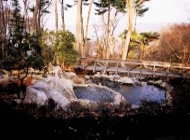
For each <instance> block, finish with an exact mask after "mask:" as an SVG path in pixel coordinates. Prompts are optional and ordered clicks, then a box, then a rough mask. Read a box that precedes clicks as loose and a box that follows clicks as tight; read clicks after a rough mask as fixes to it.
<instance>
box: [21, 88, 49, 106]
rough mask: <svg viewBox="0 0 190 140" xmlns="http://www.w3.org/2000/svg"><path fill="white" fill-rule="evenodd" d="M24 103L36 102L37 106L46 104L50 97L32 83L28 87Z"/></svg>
mask: <svg viewBox="0 0 190 140" xmlns="http://www.w3.org/2000/svg"><path fill="white" fill-rule="evenodd" d="M23 102H24V103H27V104H36V105H37V106H44V105H47V103H48V97H47V95H46V93H45V92H44V91H41V90H38V89H36V88H34V87H33V85H30V86H28V87H27V88H26V96H25V98H24V101H23Z"/></svg>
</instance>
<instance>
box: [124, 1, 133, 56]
mask: <svg viewBox="0 0 190 140" xmlns="http://www.w3.org/2000/svg"><path fill="white" fill-rule="evenodd" d="M132 1H133V0H126V6H127V11H128V12H127V19H128V32H127V36H126V41H125V45H124V46H123V54H122V60H126V59H127V55H128V50H129V43H130V39H131V34H132V30H133V2H132Z"/></svg>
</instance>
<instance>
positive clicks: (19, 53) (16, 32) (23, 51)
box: [5, 0, 44, 97]
mask: <svg viewBox="0 0 190 140" xmlns="http://www.w3.org/2000/svg"><path fill="white" fill-rule="evenodd" d="M12 5H13V8H14V10H13V13H12V18H11V20H10V26H11V31H10V42H9V48H8V52H9V54H8V57H7V58H6V60H5V64H7V65H6V66H7V68H8V69H24V70H25V75H24V76H22V77H20V75H18V80H19V81H20V84H21V85H20V91H19V92H18V97H20V92H21V89H22V87H23V81H24V78H26V77H27V75H28V70H29V67H33V68H35V69H40V70H41V69H42V68H43V67H44V62H43V58H42V56H41V46H40V45H39V41H38V40H39V36H37V35H34V36H30V35H29V33H26V32H25V30H24V28H25V27H24V17H23V16H22V15H21V14H20V10H21V7H20V6H19V2H18V0H12Z"/></svg>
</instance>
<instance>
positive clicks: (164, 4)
mask: <svg viewBox="0 0 190 140" xmlns="http://www.w3.org/2000/svg"><path fill="white" fill-rule="evenodd" d="M53 1H54V0H53ZM57 1H58V2H59V0H57ZM65 3H70V4H71V3H72V0H65ZM145 6H147V7H149V10H148V11H147V12H146V13H145V15H144V16H143V17H138V18H137V26H136V30H137V32H148V31H158V32H159V31H161V30H162V29H164V27H167V26H168V25H171V24H174V23H184V22H185V23H190V0H151V1H149V2H146V3H145ZM50 11H51V14H50V15H48V19H47V23H46V25H45V27H46V28H48V29H50V30H54V29H55V16H54V7H53V5H52V6H51V9H50ZM58 12H59V28H60V29H61V9H60V5H58ZM87 12H88V7H84V8H83V18H84V19H83V20H84V23H86V17H87ZM76 15H77V7H76V6H74V7H73V8H70V9H68V10H67V11H65V22H66V29H68V30H70V31H71V32H73V33H74V34H75V27H76V25H75V24H76ZM188 16H189V19H188ZM100 23H101V20H100V17H98V16H97V15H95V14H94V6H93V8H92V12H91V17H90V24H89V37H93V36H94V35H95V33H94V28H93V25H94V24H100ZM126 28H127V16H126V15H125V16H122V18H121V20H120V21H119V24H118V27H117V28H116V31H115V35H118V34H120V33H121V32H122V31H123V30H124V29H126Z"/></svg>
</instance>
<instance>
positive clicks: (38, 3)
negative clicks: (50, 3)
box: [30, 0, 40, 35]
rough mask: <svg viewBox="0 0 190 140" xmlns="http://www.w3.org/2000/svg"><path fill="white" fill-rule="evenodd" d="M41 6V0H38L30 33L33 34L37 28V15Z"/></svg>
mask: <svg viewBox="0 0 190 140" xmlns="http://www.w3.org/2000/svg"><path fill="white" fill-rule="evenodd" d="M39 6H40V0H36V6H35V8H34V13H33V18H32V23H31V26H30V35H33V34H34V31H35V30H36V24H37V15H38V10H39Z"/></svg>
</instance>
